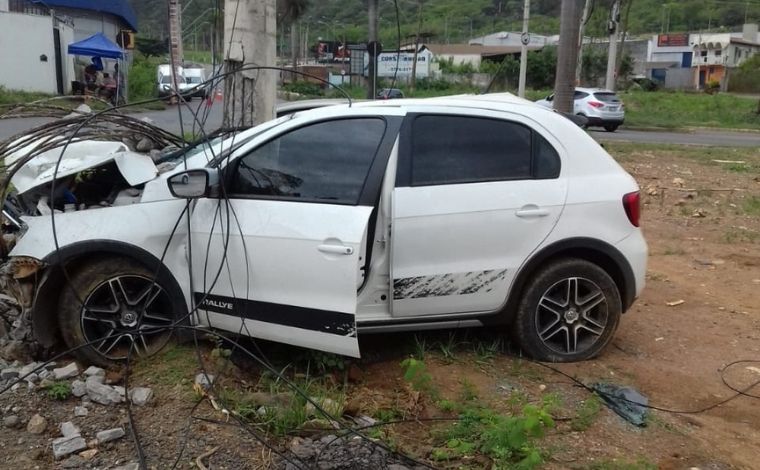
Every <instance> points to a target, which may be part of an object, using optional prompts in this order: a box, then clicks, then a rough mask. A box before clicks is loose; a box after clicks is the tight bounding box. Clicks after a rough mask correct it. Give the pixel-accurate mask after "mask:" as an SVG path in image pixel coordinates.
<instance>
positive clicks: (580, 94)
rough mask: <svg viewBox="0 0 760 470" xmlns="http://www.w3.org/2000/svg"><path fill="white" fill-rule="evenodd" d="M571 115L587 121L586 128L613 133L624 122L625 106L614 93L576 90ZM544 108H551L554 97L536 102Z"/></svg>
mask: <svg viewBox="0 0 760 470" xmlns="http://www.w3.org/2000/svg"><path fill="white" fill-rule="evenodd" d="M573 99H574V101H573V113H574V114H576V115H578V116H583V117H585V118H586V119H587V120H588V123H587V124H586V127H592V126H596V127H604V129H605V130H606V131H608V132H615V131H616V130H617V128H618V127H620V126H621V125H623V122H625V105H624V104H623V102H622V101H621V100H620V98H619V97H618V96H617V95H616V94H615V92H614V91H610V90H605V89H602V88H576V89H575V96H574V98H573ZM536 104H538V105H540V106H543V107H545V108H552V107H553V105H554V95H553V94H552V95H549V96H547V97H546V98H544V99H541V100H538V101H536Z"/></svg>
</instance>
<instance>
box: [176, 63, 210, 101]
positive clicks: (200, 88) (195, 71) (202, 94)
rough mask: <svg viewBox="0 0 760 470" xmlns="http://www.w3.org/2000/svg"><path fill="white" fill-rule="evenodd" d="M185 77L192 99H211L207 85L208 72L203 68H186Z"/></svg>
mask: <svg viewBox="0 0 760 470" xmlns="http://www.w3.org/2000/svg"><path fill="white" fill-rule="evenodd" d="M183 75H184V76H185V82H186V83H187V86H188V88H187V92H188V93H189V97H190V98H200V99H203V100H205V99H206V98H208V97H209V94H210V93H209V86H208V85H205V82H206V70H205V69H204V68H203V67H185V69H184V72H183Z"/></svg>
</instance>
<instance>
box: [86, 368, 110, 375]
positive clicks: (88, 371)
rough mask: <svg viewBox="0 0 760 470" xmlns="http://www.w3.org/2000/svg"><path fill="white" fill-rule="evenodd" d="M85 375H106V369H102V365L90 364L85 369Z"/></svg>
mask: <svg viewBox="0 0 760 470" xmlns="http://www.w3.org/2000/svg"><path fill="white" fill-rule="evenodd" d="M84 375H86V376H87V377H92V376H93V375H102V376H103V377H105V376H106V370H105V369H101V368H100V367H95V366H90V367H88V368H87V369H86V370H85V371H84Z"/></svg>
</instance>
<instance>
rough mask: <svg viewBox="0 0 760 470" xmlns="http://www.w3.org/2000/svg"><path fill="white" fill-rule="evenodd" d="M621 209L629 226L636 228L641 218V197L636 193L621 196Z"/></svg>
mask: <svg viewBox="0 0 760 470" xmlns="http://www.w3.org/2000/svg"><path fill="white" fill-rule="evenodd" d="M623 208H624V209H625V215H627V216H628V220H630V221H631V224H632V225H633V226H634V227H638V226H639V218H640V217H641V195H640V194H639V192H638V191H636V192H635V193H628V194H626V195H625V196H623Z"/></svg>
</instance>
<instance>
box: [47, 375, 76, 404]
mask: <svg viewBox="0 0 760 470" xmlns="http://www.w3.org/2000/svg"><path fill="white" fill-rule="evenodd" d="M47 394H48V396H49V397H50V398H52V399H54V400H58V401H64V400H66V399H68V398H69V397H70V396H71V384H70V383H68V382H66V381H63V380H61V381H58V382H55V383H53V384H52V385H50V387H48V390H47Z"/></svg>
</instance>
